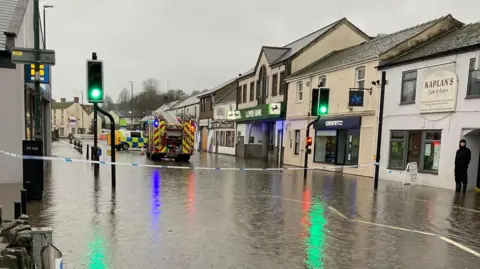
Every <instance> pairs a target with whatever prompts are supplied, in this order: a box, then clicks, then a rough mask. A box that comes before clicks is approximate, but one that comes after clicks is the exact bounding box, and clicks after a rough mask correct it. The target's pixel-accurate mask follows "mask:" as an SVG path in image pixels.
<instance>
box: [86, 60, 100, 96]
mask: <svg viewBox="0 0 480 269" xmlns="http://www.w3.org/2000/svg"><path fill="white" fill-rule="evenodd" d="M87 100H88V102H89V103H103V62H102V61H97V60H88V61H87Z"/></svg>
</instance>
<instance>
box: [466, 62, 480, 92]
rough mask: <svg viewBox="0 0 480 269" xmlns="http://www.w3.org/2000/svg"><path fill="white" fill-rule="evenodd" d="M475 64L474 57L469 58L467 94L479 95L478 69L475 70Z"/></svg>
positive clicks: (479, 79) (479, 71) (479, 77)
mask: <svg viewBox="0 0 480 269" xmlns="http://www.w3.org/2000/svg"><path fill="white" fill-rule="evenodd" d="M475 65H476V59H475V58H472V59H470V68H469V69H468V90H467V96H480V70H475Z"/></svg>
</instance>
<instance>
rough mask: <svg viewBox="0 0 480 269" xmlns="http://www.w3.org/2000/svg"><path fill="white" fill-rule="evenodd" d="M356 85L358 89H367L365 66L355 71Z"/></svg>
mask: <svg viewBox="0 0 480 269" xmlns="http://www.w3.org/2000/svg"><path fill="white" fill-rule="evenodd" d="M355 83H356V87H357V88H360V89H363V88H365V66H361V67H357V69H355Z"/></svg>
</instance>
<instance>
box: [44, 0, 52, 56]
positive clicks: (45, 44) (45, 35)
mask: <svg viewBox="0 0 480 269" xmlns="http://www.w3.org/2000/svg"><path fill="white" fill-rule="evenodd" d="M47 8H53V6H52V5H44V6H43V48H47V16H46V12H45V10H46V9H47Z"/></svg>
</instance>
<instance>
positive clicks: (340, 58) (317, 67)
mask: <svg viewBox="0 0 480 269" xmlns="http://www.w3.org/2000/svg"><path fill="white" fill-rule="evenodd" d="M445 18H447V16H444V17H441V18H438V19H435V20H432V21H429V22H426V23H422V24H419V25H416V26H413V27H410V28H407V29H403V30H401V31H398V32H395V33H392V34H389V35H383V36H380V37H377V38H375V39H372V40H369V41H366V42H363V43H361V44H359V45H356V46H352V47H349V48H346V49H343V50H339V51H334V52H332V53H330V54H329V55H327V56H325V57H323V58H322V59H320V60H318V61H316V62H314V63H312V64H310V65H309V66H307V67H305V68H303V69H301V70H299V71H298V72H296V73H294V74H292V75H291V77H295V76H301V75H305V74H309V73H314V72H321V71H324V70H328V69H331V68H337V67H341V66H345V65H349V64H353V63H356V62H361V61H365V60H368V59H375V58H376V57H378V56H379V55H380V54H382V53H383V52H385V51H388V50H390V49H392V48H393V47H395V46H397V45H398V44H400V43H402V42H404V41H405V40H407V39H409V38H412V37H413V36H415V35H417V34H419V33H421V32H423V31H424V30H426V29H427V28H429V27H431V26H432V25H434V24H435V23H437V22H439V21H441V20H443V19H445Z"/></svg>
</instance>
